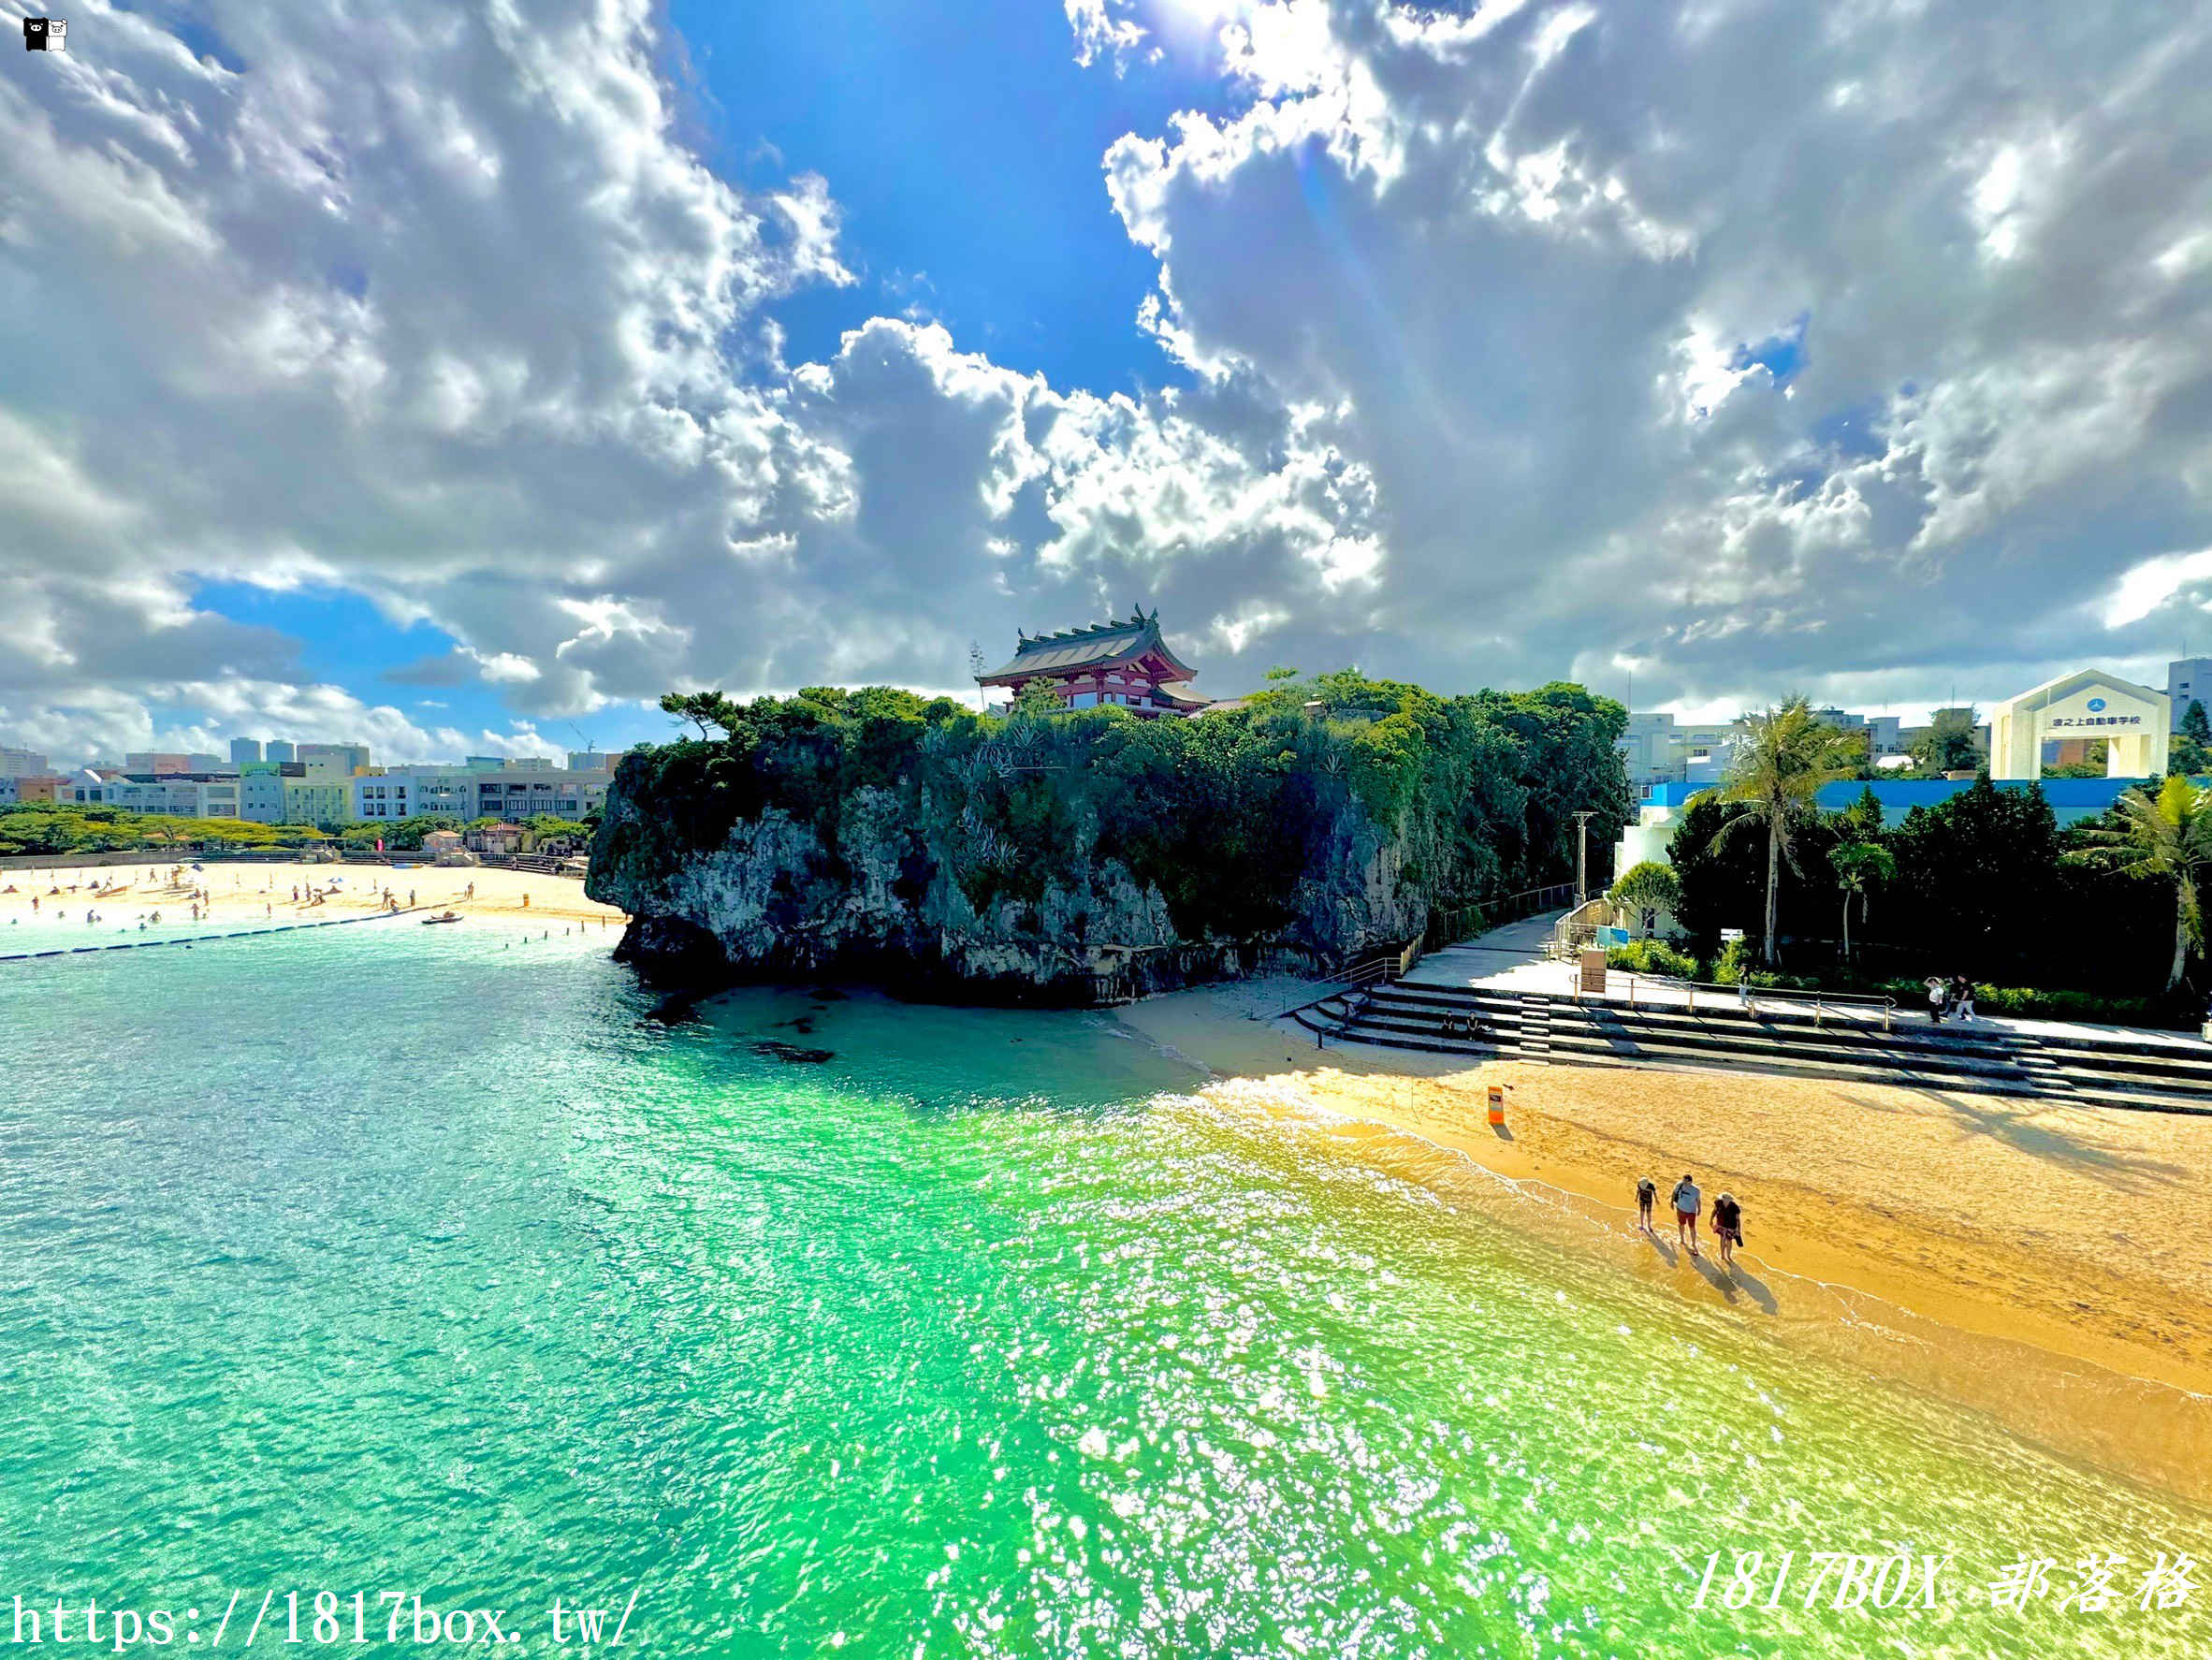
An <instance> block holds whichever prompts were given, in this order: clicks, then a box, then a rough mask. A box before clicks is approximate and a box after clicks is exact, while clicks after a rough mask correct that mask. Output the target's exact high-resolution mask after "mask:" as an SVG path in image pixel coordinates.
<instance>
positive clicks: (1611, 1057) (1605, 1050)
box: [1290, 983, 2212, 1114]
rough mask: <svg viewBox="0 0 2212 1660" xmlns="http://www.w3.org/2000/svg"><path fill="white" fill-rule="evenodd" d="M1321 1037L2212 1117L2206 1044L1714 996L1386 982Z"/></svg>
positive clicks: (1326, 1015) (1329, 1006)
mask: <svg viewBox="0 0 2212 1660" xmlns="http://www.w3.org/2000/svg"><path fill="white" fill-rule="evenodd" d="M1290 1018H1292V1019H1294V1020H1296V1021H1297V1022H1298V1023H1299V1024H1300V1025H1302V1026H1303V1027H1307V1028H1308V1029H1309V1030H1311V1031H1315V1032H1317V1033H1319V1034H1321V1036H1322V1037H1323V1038H1324V1039H1335V1040H1338V1041H1353V1042H1360V1043H1372V1044H1378V1045H1382V1046H1385V1047H1390V1048H1400V1049H1420V1050H1427V1051H1430V1052H1432V1053H1436V1054H1444V1055H1463V1056H1468V1057H1469V1058H1470V1059H1477V1060H1479V1059H1483V1058H1486V1057H1500V1058H1513V1059H1521V1060H1544V1061H1563V1062H1568V1063H1580V1064H1585V1065H1593V1066H1608V1065H1611V1066H1638V1067H1703V1068H1712V1067H1719V1068H1734V1069H1740V1070H1746V1071H1756V1072H1773V1073H1782V1074H1785V1075H1791V1076H1798V1077H1810V1078H1827V1079H1833V1080H1837V1081H1842V1082H1855V1083H1865V1084H1891V1085H1918V1086H1922V1087H1926V1088H1934V1089H1954V1090H1965V1091H1972V1092H1976V1093H1981V1094H1992V1095H2022V1096H2043V1097H2049V1098H2053V1099H2064V1100H2076V1101H2080V1102H2082V1103H2083V1104H2085V1105H2091V1106H2109V1107H2132V1108H2141V1109H2146V1110H2151V1111H2161V1112H2185V1113H2205V1114H2212V1045H2206V1044H2187V1045H2183V1044H2176V1043H2174V1042H2171V1041H2167V1042H2161V1041H2160V1040H2159V1039H2158V1038H2156V1037H2154V1036H2148V1035H2147V1036H2144V1037H2141V1038H2137V1037H2133V1036H2131V1035H2128V1034H2125V1033H2116V1032H2103V1031H2088V1030H2078V1031H2068V1032H2067V1033H2065V1034H2064V1035H2058V1034H2051V1033H2041V1032H2021V1031H2015V1030H2012V1029H2010V1028H2001V1027H1987V1026H1975V1027H1956V1026H1953V1027H1931V1026H1928V1025H1927V1024H1926V1023H1925V1022H1922V1021H1920V1020H1917V1019H1913V1018H1911V1017H1908V1016H1899V1017H1897V1018H1895V1019H1893V1020H1892V1022H1891V1024H1890V1027H1889V1029H1887V1030H1885V1029H1884V1028H1883V1027H1882V1024H1881V1022H1880V1021H1879V1020H1869V1019H1863V1018H1855V1017H1851V1016H1839V1015H1838V1014H1836V1013H1835V1012H1832V1011H1831V1012H1826V1013H1825V1014H1816V1013H1815V1012H1813V1011H1812V1010H1810V1009H1805V1008H1794V1007H1782V1006H1778V1005H1777V1004H1775V1003H1771V1002H1770V1003H1768V1004H1764V1005H1762V1006H1761V1007H1760V1008H1759V1009H1758V1010H1757V1011H1756V1012H1745V1011H1744V1010H1742V1009H1740V1008H1738V1007H1735V1006H1732V1005H1723V1004H1721V1003H1719V1002H1718V1001H1717V1000H1716V1001H1715V1002H1713V1003H1709V1004H1706V1005H1703V1006H1700V1007H1698V1008H1697V1009H1695V1011H1693V1010H1691V1009H1688V1008H1685V1007H1684V1006H1682V1005H1681V1004H1679V1003H1649V1002H1647V1003H1641V1004H1629V1003H1622V1002H1613V1001H1608V1000H1603V999H1577V998H1574V997H1561V996H1557V995H1552V994H1547V993H1540V992H1521V991H1511V992H1508V991H1498V990H1489V989H1485V988H1482V987H1478V986H1477V987H1459V986H1442V985H1420V984H1405V983H1384V984H1376V985H1369V986H1364V987H1361V988H1358V989H1350V990H1346V991H1342V992H1338V993H1335V994H1333V995H1332V996H1331V997H1324V998H1322V999H1321V1000H1320V1001H1318V1002H1317V1003H1313V1004H1309V1005H1308V1006H1306V1007H1305V1008H1303V1009H1300V1010H1297V1011H1295V1012H1293V1013H1292V1014H1291V1016H1290Z"/></svg>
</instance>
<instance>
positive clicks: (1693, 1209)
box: [1674, 1171, 1705, 1257]
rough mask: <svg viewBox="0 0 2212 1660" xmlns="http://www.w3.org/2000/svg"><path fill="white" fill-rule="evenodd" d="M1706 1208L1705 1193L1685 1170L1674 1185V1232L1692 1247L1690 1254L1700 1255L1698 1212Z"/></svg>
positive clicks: (1684, 1243)
mask: <svg viewBox="0 0 2212 1660" xmlns="http://www.w3.org/2000/svg"><path fill="white" fill-rule="evenodd" d="M1704 1208H1705V1195H1704V1194H1702V1193H1700V1192H1698V1191H1697V1184H1696V1183H1695V1182H1694V1181H1692V1180H1691V1179H1690V1172H1687V1171H1684V1172H1682V1179H1681V1181H1679V1182H1677V1183H1676V1184H1675V1185H1674V1234H1675V1237H1676V1238H1677V1239H1679V1240H1681V1243H1682V1244H1683V1245H1687V1246H1689V1248H1690V1255H1691V1256H1693V1257H1695V1256H1700V1255H1702V1254H1703V1253H1702V1252H1700V1251H1699V1250H1698V1249H1697V1213H1698V1212H1699V1211H1701V1210H1703V1209H1704Z"/></svg>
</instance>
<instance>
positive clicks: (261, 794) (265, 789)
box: [238, 761, 307, 824]
mask: <svg viewBox="0 0 2212 1660" xmlns="http://www.w3.org/2000/svg"><path fill="white" fill-rule="evenodd" d="M306 776H307V768H306V767H304V766H302V765H301V764H299V763H298V762H297V761H241V762H240V764H239V769H238V816H239V817H240V818H241V819H246V820H249V821H251V822H252V823H256V824H284V823H291V822H292V821H291V820H289V819H287V818H286V817H285V816H284V811H285V808H284V786H285V785H286V784H287V783H293V782H297V781H298V780H300V779H304V778H305V777H306Z"/></svg>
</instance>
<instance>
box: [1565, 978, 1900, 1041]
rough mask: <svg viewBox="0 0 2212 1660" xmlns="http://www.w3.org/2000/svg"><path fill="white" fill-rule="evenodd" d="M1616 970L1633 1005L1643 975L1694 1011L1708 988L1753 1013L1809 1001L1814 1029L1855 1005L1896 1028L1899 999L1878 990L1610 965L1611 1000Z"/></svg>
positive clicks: (1608, 996) (1577, 992)
mask: <svg viewBox="0 0 2212 1660" xmlns="http://www.w3.org/2000/svg"><path fill="white" fill-rule="evenodd" d="M1615 974H1625V975H1627V976H1628V997H1627V1002H1628V1006H1629V1007H1630V1008H1631V1009H1634V1008H1637V1007H1639V1005H1638V1003H1637V995H1636V983H1637V981H1638V980H1639V979H1640V980H1648V981H1650V982H1651V983H1652V984H1654V985H1664V986H1666V987H1668V988H1669V989H1679V990H1680V991H1681V993H1682V997H1683V1006H1684V1007H1685V1008H1686V1009H1687V1010H1688V1012H1691V1013H1693V1014H1695V1013H1696V1012H1697V994H1698V993H1699V992H1701V991H1706V992H1714V993H1717V994H1719V997H1718V1000H1719V1001H1721V1002H1724V1003H1729V1002H1732V1003H1734V1004H1735V1005H1736V1006H1737V1007H1738V1008H1739V1009H1740V1010H1742V1011H1743V1012H1746V1013H1749V1014H1754V1015H1755V1014H1757V1013H1758V1012H1759V1010H1758V1005H1759V1004H1760V1003H1762V1002H1767V1003H1792V1004H1796V1005H1797V1006H1798V1007H1799V1008H1802V1007H1804V1006H1805V1005H1807V1004H1810V1005H1812V1024H1813V1027H1814V1028H1815V1029H1818V1028H1819V1027H1822V1026H1824V1025H1826V1021H1827V1017H1828V1016H1829V1014H1831V1013H1833V1014H1835V1015H1836V1016H1837V1017H1838V1018H1841V1017H1842V1016H1843V1015H1844V1014H1845V1013H1846V1012H1848V1010H1849V1009H1850V1008H1851V1007H1852V1006H1854V1005H1857V1006H1862V1007H1865V1008H1868V1009H1877V1008H1878V1009H1879V1010H1880V1011H1881V1013H1882V1029H1883V1030H1884V1031H1885V1032H1886V1031H1889V1030H1891V1029H1892V1028H1893V1024H1894V1022H1895V1021H1896V1018H1897V999H1896V998H1895V997H1885V996H1882V995H1880V994H1877V993H1869V992H1840V991H1798V990H1797V989H1795V988H1794V987H1792V988H1783V987H1780V986H1763V985H1754V986H1748V987H1747V986H1745V985H1744V984H1742V983H1740V982H1739V983H1737V984H1735V985H1724V984H1723V983H1721V982H1720V981H1717V980H1676V979H1672V978H1670V977H1669V976H1667V975H1664V974H1639V973H1637V971H1636V970H1634V969H1628V968H1608V969H1607V970H1606V981H1607V986H1606V991H1605V993H1604V996H1605V997H1606V1000H1607V1001H1608V1002H1610V1001H1611V1000H1612V977H1613V976H1614V975H1615ZM1574 1000H1575V1001H1576V1002H1578V1003H1579V1002H1580V1001H1581V1000H1582V985H1581V981H1580V978H1579V977H1578V978H1577V980H1576V982H1575V990H1574ZM1661 1000H1665V1001H1669V1002H1671V1001H1672V999H1671V998H1667V999H1654V1006H1655V1005H1656V1003H1657V1002H1658V1001H1661Z"/></svg>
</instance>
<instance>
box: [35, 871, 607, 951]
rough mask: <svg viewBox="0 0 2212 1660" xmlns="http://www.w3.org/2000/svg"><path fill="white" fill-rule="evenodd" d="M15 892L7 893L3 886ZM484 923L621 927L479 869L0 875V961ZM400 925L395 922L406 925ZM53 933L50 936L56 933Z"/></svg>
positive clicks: (577, 899)
mask: <svg viewBox="0 0 2212 1660" xmlns="http://www.w3.org/2000/svg"><path fill="white" fill-rule="evenodd" d="M10 890H12V891H10ZM395 907H396V908H397V909H399V910H401V911H405V912H410V913H413V912H417V911H419V912H420V913H421V914H422V915H424V916H429V915H433V914H436V913H438V912H442V911H445V910H453V911H456V912H458V914H459V915H460V916H461V917H463V918H464V919H468V918H473V919H476V920H478V921H480V922H484V923H493V924H502V925H504V924H514V925H531V926H534V927H535V928H536V929H537V930H538V931H540V932H544V931H545V930H546V929H549V928H558V927H561V926H568V927H578V926H582V927H589V928H591V929H594V930H604V931H606V932H607V937H608V939H609V940H610V941H611V940H612V939H614V938H615V937H616V935H617V933H618V931H619V930H620V928H621V927H622V925H623V924H624V923H625V922H626V921H627V920H628V919H627V918H626V917H625V916H624V915H623V913H622V912H621V911H619V910H616V909H615V908H614V907H613V906H611V905H602V904H600V903H599V902H598V901H596V900H593V899H587V898H586V897H585V896H584V887H583V884H582V883H581V882H579V881H575V879H574V878H572V877H558V876H546V875H543V874H540V873H538V872H534V871H523V870H505V869H498V868H494V867H490V866H436V865H431V864H429V862H428V861H425V862H424V863H422V864H420V865H414V866H400V865H384V864H377V865H354V864H347V863H344V862H342V861H341V862H337V863H322V864H317V863H309V862H284V863H269V862H263V861H260V860H217V859H210V860H199V859H188V858H182V857H177V856H172V857H168V858H164V859H153V858H148V859H145V860H143V861H139V862H132V863H129V864H112V865H87V864H72V863H70V862H68V861H67V860H65V859H56V860H54V861H52V862H51V863H43V864H39V865H37V866H24V867H21V868H9V869H0V955H6V954H9V953H13V952H16V951H22V950H32V949H46V948H48V947H50V946H51V945H54V944H67V945H71V946H77V945H107V944H112V943H115V942H116V941H117V939H119V938H127V937H133V936H136V935H137V934H138V933H139V932H140V931H145V932H149V933H160V934H164V935H173V934H175V933H177V932H178V931H179V930H180V929H182V930H185V931H191V930H193V929H207V930H212V929H215V928H218V927H219V928H221V929H222V930H223V931H225V932H230V931H233V930H239V929H249V928H266V927H276V926H281V925H288V924H296V923H302V922H327V921H333V920H336V919H338V918H341V917H360V916H370V915H373V914H375V913H377V912H380V911H389V910H393V909H394V908H395ZM400 925H404V922H403V921H402V923H401V924H400ZM55 936H59V938H55Z"/></svg>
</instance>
